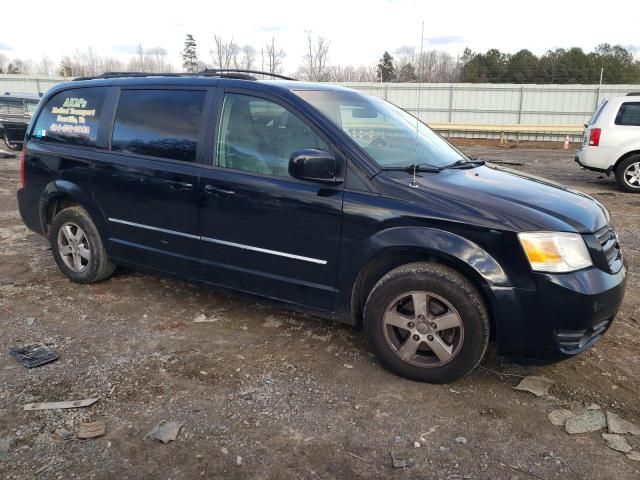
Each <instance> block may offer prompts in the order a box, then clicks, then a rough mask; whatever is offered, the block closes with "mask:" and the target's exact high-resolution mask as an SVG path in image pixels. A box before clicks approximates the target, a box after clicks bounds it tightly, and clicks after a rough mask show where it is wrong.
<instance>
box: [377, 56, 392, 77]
mask: <svg viewBox="0 0 640 480" xmlns="http://www.w3.org/2000/svg"><path fill="white" fill-rule="evenodd" d="M377 77H378V80H380V81H382V82H391V81H393V80H394V79H395V78H396V67H394V65H393V57H392V56H391V55H389V52H384V54H383V55H382V58H381V59H380V62H379V63H378V73H377Z"/></svg>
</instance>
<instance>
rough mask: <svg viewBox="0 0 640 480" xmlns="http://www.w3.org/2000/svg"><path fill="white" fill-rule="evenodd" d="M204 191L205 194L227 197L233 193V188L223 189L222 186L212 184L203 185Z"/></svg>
mask: <svg viewBox="0 0 640 480" xmlns="http://www.w3.org/2000/svg"><path fill="white" fill-rule="evenodd" d="M204 193H206V194H207V195H213V196H215V197H219V198H229V197H230V196H231V195H235V193H236V192H234V191H233V190H225V189H224V188H218V187H215V186H213V185H205V186H204Z"/></svg>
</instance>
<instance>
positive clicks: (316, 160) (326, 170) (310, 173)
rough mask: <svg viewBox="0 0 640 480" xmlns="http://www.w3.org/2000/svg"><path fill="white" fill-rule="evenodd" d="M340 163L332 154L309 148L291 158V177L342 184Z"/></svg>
mask: <svg viewBox="0 0 640 480" xmlns="http://www.w3.org/2000/svg"><path fill="white" fill-rule="evenodd" d="M340 167H341V166H340V162H339V161H338V159H337V158H336V157H335V156H334V155H333V154H331V153H329V152H325V151H324V150H316V149H314V148H309V149H306V150H298V151H296V152H293V153H292V154H291V157H289V175H291V176H292V177H293V178H299V179H301V180H308V181H310V182H319V183H334V184H338V183H342V175H341V170H342V169H341V168H340Z"/></svg>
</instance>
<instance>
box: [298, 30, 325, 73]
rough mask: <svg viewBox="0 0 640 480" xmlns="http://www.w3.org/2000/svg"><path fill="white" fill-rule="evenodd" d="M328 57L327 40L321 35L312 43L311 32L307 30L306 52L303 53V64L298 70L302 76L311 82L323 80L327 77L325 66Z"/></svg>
mask: <svg viewBox="0 0 640 480" xmlns="http://www.w3.org/2000/svg"><path fill="white" fill-rule="evenodd" d="M328 57H329V41H328V40H326V39H325V38H324V37H323V36H318V38H317V39H316V42H315V44H314V41H313V38H312V37H311V32H307V53H306V54H305V55H304V57H303V60H304V64H303V65H302V67H301V69H300V72H301V74H302V76H303V77H304V78H305V79H307V80H310V81H312V82H323V81H326V80H328V79H329V77H330V72H329V69H328V67H327V61H328Z"/></svg>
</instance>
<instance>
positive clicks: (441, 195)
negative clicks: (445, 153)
mask: <svg viewBox="0 0 640 480" xmlns="http://www.w3.org/2000/svg"><path fill="white" fill-rule="evenodd" d="M387 173H389V174H391V173H392V172H387ZM393 173H396V174H397V173H398V172H393ZM418 175H419V176H418V177H417V179H416V180H417V184H418V187H417V188H413V187H411V186H409V183H410V180H411V175H408V174H406V173H404V172H402V173H401V174H398V175H395V174H391V175H389V178H390V179H391V180H392V181H393V182H394V183H396V185H397V184H398V183H401V184H402V185H403V187H405V188H403V190H404V192H405V193H404V194H403V196H405V195H409V196H410V197H411V198H410V200H412V201H418V202H420V203H421V204H422V205H423V206H425V207H426V208H428V209H433V210H434V212H433V215H434V216H435V217H436V218H443V219H450V220H454V221H462V222H465V223H470V224H481V225H484V226H487V227H490V228H499V229H503V230H512V231H532V230H547V231H565V232H572V231H575V232H580V233H590V232H595V231H596V230H598V229H600V228H602V227H604V226H605V225H606V224H607V218H606V215H605V211H604V207H602V206H601V205H600V203H599V202H597V201H596V200H594V199H593V198H591V197H590V196H588V195H586V194H584V193H581V192H577V191H575V190H571V189H569V188H567V187H565V186H562V185H560V184H557V183H553V182H551V181H548V180H545V179H542V178H539V177H535V176H533V175H528V174H525V173H522V172H519V171H515V170H511V169H506V168H502V167H498V166H495V165H491V164H486V165H484V166H480V167H477V168H469V169H445V170H443V171H441V172H440V173H433V174H432V173H420V172H419V173H418ZM425 200H426V204H425ZM430 215H431V214H430Z"/></svg>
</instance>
